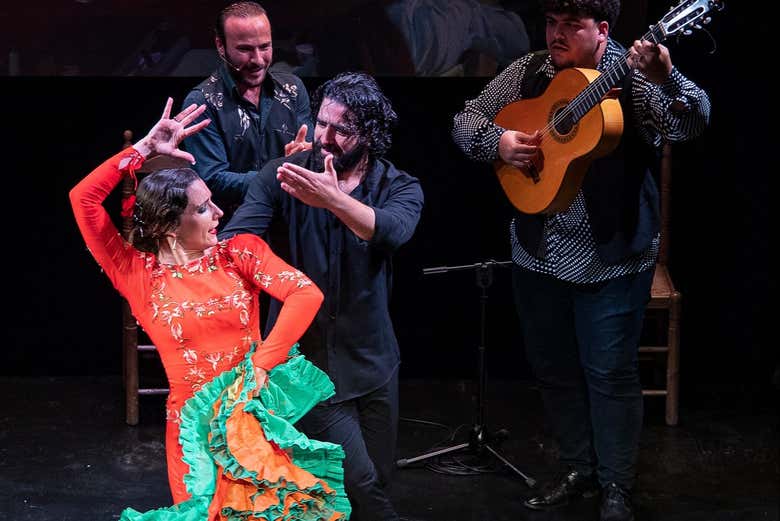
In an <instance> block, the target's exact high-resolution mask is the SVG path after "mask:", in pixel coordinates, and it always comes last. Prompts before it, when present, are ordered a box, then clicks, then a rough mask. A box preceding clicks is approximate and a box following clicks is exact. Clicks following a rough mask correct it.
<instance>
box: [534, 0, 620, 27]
mask: <svg viewBox="0 0 780 521" xmlns="http://www.w3.org/2000/svg"><path fill="white" fill-rule="evenodd" d="M542 12H543V13H556V14H562V13H566V14H573V15H575V16H585V17H592V18H593V19H594V20H596V21H597V22H601V21H605V22H607V23H608V24H609V27H610V28H612V27H614V26H615V22H616V21H617V18H618V15H619V14H620V0H542Z"/></svg>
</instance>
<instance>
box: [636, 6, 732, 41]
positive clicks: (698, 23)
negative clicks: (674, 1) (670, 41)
mask: <svg viewBox="0 0 780 521" xmlns="http://www.w3.org/2000/svg"><path fill="white" fill-rule="evenodd" d="M724 7H725V6H724V4H723V2H722V1H721V0H682V1H681V2H680V3H679V4H678V5H676V6H674V7H672V8H671V9H670V10H669V12H668V13H666V15H664V17H663V18H661V20H660V21H659V22H658V23H657V24H656V25H655V26H653V27H651V28H650V33H651V34H652V36H653V38H654V39H655V41H656V43H659V42H662V41H664V40H666V39H667V38H669V37H670V36H682V35H686V36H687V35H689V34H691V33H692V32H693V30H694V29H701V28H702V27H703V26H704V25H706V24H708V23H710V21H711V20H712V18H711V17H710V16H708V15H709V13H710V12H712V11H721V10H722V9H723V8H724Z"/></svg>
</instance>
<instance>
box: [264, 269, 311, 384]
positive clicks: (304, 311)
mask: <svg viewBox="0 0 780 521" xmlns="http://www.w3.org/2000/svg"><path fill="white" fill-rule="evenodd" d="M322 300H323V295H322V292H321V291H320V290H319V288H317V286H315V285H313V284H311V285H308V286H305V287H302V288H299V289H298V290H296V291H295V292H294V293H292V294H290V295H288V296H287V297H286V298H285V299H284V304H282V308H281V310H280V311H279V317H278V318H277V319H276V322H275V323H274V327H273V329H271V331H270V333H268V336H267V337H266V339H265V340H264V341H263V343H262V344H261V345H260V347H259V348H258V350H257V353H255V355H254V356H253V358H252V363H254V364H255V365H256V366H257V367H262V368H263V369H265V370H266V371H270V370H271V369H273V367H274V366H276V365H278V364H280V363H281V362H283V361H284V360H285V358H286V357H287V353H288V352H289V351H290V348H291V347H292V346H293V344H295V343H296V342H298V340H300V338H301V336H303V334H304V333H305V332H306V330H307V329H308V328H309V325H311V322H312V321H313V320H314V317H315V316H316V315H317V311H318V310H319V309H320V305H321V304H322Z"/></svg>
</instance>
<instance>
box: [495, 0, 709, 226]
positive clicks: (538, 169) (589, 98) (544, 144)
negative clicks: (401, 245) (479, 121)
mask: <svg viewBox="0 0 780 521" xmlns="http://www.w3.org/2000/svg"><path fill="white" fill-rule="evenodd" d="M722 8H723V5H722V2H721V1H719V0H683V1H682V2H680V3H679V4H678V5H677V6H676V7H673V8H672V9H671V10H670V11H669V12H668V13H667V14H666V15H665V16H664V17H663V18H662V19H661V20H660V21H659V22H658V23H657V24H656V25H654V26H651V27H650V30H649V31H648V32H647V33H646V34H645V35H644V36H643V37H642V39H644V40H647V41H650V42H654V43H661V42H663V41H664V40H666V39H668V38H669V37H670V36H673V35H678V36H679V35H688V34H691V33H692V30H693V29H701V27H702V24H706V23H709V22H710V17H709V16H707V13H709V12H710V11H713V10H721V9H722ZM627 58H628V51H626V53H625V54H624V56H623V58H622V59H619V60H616V61H615V63H614V64H613V65H611V66H610V67H609V68H608V69H607V70H605V71H604V72H603V73H599V72H598V71H596V70H593V69H583V68H570V69H563V70H561V71H560V72H558V73H557V74H556V75H555V76H554V77H553V79H552V81H551V82H550V84H549V85H548V86H547V88H546V89H545V91H544V93H543V94H542V95H541V96H538V97H536V98H528V99H522V100H519V101H515V102H513V103H510V104H508V105H506V106H505V107H504V108H503V109H501V111H500V112H499V113H498V114H497V115H496V118H495V123H496V124H497V125H499V126H500V127H502V128H505V129H507V130H518V131H522V132H525V133H528V134H532V133H534V132H535V131H536V130H540V131H541V144H540V145H539V154H538V158H537V159H536V160H535V161H534V162H533V163H532V164H531V165H530V166H529V167H528V168H527V169H520V168H516V167H514V166H512V165H509V164H507V163H505V162H503V161H501V160H498V161H496V163H495V171H496V174H497V176H498V179H499V182H500V183H501V188H502V189H503V191H504V193H505V194H506V196H507V197H508V198H509V201H510V202H511V203H512V205H514V206H515V208H517V209H518V210H520V211H521V212H524V213H528V214H538V213H555V212H560V211H563V210H565V209H566V208H568V207H569V205H570V204H571V202H572V201H573V200H574V197H575V196H576V195H577V191H578V190H579V188H580V186H581V184H582V180H583V178H584V176H585V173H586V172H587V170H588V167H589V165H590V163H591V162H592V161H593V160H594V159H597V158H599V157H603V156H605V155H606V154H608V153H609V152H611V151H612V150H614V149H615V147H616V146H617V144H618V143H619V141H620V137H621V135H622V133H623V113H622V110H621V108H620V102H619V101H618V100H617V99H615V96H613V95H612V93H614V90H613V88H614V87H615V85H617V84H618V82H619V81H620V80H621V79H623V78H624V77H625V76H626V74H628V72H629V71H630V67H629V65H628V63H627V61H626V59H627Z"/></svg>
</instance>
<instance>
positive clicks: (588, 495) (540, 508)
mask: <svg viewBox="0 0 780 521" xmlns="http://www.w3.org/2000/svg"><path fill="white" fill-rule="evenodd" d="M598 495H599V491H598V490H587V491H585V492H583V493H582V494H579V495H578V496H574V497H572V498H570V499H566V500H565V501H563V502H561V503H556V504H554V505H534V504H532V503H529V502H528V501H523V506H524V507H526V508H530V509H531V510H536V511H545V510H557V509H559V508H562V507H565V506H566V505H569V504H570V503H572V500H578V499H590V498H593V497H596V496H598Z"/></svg>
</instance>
